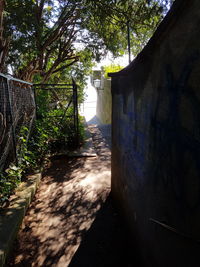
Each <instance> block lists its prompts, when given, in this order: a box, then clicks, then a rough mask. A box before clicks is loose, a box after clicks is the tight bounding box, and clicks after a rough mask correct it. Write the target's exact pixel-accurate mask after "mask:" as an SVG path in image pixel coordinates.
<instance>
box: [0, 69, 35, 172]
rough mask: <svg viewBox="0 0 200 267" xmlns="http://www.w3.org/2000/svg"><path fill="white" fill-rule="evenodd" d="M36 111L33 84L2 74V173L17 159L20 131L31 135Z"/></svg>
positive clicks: (0, 163) (0, 120)
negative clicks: (25, 128)
mask: <svg viewBox="0 0 200 267" xmlns="http://www.w3.org/2000/svg"><path fill="white" fill-rule="evenodd" d="M35 111H36V106H35V99H34V92H33V89H32V84H30V83H26V82H24V81H21V80H17V79H13V78H11V77H9V76H6V75H3V74H0V171H1V170H3V169H4V168H5V167H7V165H8V164H9V163H10V162H11V161H15V160H16V159H17V147H18V146H17V144H18V141H19V137H20V129H21V127H22V126H25V127H27V128H28V129H29V131H28V133H30V131H31V127H32V124H33V121H34V118H35ZM27 138H28V136H27Z"/></svg>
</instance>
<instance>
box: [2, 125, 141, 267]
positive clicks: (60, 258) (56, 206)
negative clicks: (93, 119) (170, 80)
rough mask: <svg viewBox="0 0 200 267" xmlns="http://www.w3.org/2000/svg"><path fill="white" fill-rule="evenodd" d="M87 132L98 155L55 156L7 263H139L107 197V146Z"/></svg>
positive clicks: (78, 265)
mask: <svg viewBox="0 0 200 267" xmlns="http://www.w3.org/2000/svg"><path fill="white" fill-rule="evenodd" d="M90 131H91V133H92V135H93V142H94V145H95V148H96V151H97V155H98V156H97V157H82V158H67V157H60V158H54V159H53V161H52V163H51V166H49V168H48V170H47V171H46V173H45V174H44V176H43V179H42V182H41V185H40V188H39V190H38V192H37V194H36V197H35V199H34V201H33V202H32V204H31V206H30V208H29V210H28V212H27V215H26V217H25V220H24V225H23V229H22V230H21V231H20V233H19V236H18V239H17V241H16V244H15V248H14V253H13V256H12V257H11V259H10V262H9V263H8V265H7V266H26V267H28V266H58V267H60V266H61V267H64V266H65V267H66V266H70V267H82V266H83V267H84V266H85V267H90V266H91V267H98V266H99V267H100V266H101V267H102V266H111V267H112V266H113V267H114V266H123V267H128V266H138V265H137V264H136V265H132V264H131V261H132V260H133V258H132V257H134V256H133V255H131V253H132V254H133V251H131V249H130V244H128V242H127V240H128V238H127V235H126V233H125V231H124V226H123V224H122V222H121V221H120V218H119V215H118V213H117V212H116V210H115V208H114V207H113V204H112V200H111V197H110V196H109V194H110V154H111V152H110V149H109V145H108V144H107V143H106V139H104V138H102V135H101V131H100V130H99V129H98V128H97V127H94V126H90ZM130 255H131V256H130Z"/></svg>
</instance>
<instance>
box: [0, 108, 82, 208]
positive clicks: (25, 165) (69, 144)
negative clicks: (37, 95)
mask: <svg viewBox="0 0 200 267" xmlns="http://www.w3.org/2000/svg"><path fill="white" fill-rule="evenodd" d="M42 113H43V115H44V116H42V118H40V119H38V120H37V121H36V122H35V125H34V127H33V130H32V133H31V136H30V138H29V140H27V136H28V135H29V133H28V131H29V130H28V128H27V127H22V128H21V130H20V134H19V137H18V145H17V151H18V152H17V158H18V163H17V164H14V163H12V164H10V166H9V167H8V168H7V169H6V170H5V171H4V172H2V173H0V206H2V204H3V203H5V201H6V200H8V198H9V196H10V195H11V194H12V193H13V192H14V190H15V188H16V187H17V186H18V185H19V183H20V182H21V180H22V178H23V177H24V176H25V174H26V173H27V172H30V171H33V170H35V169H37V168H38V167H39V166H41V163H42V161H43V160H44V159H45V157H47V155H48V154H51V153H53V152H56V151H58V150H59V149H60V148H65V149H68V150H69V149H72V148H75V144H76V142H75V138H76V133H75V131H74V126H73V121H72V119H73V117H72V115H73V110H72V109H71V108H69V109H68V111H67V113H66V114H65V113H64V111H63V110H61V109H56V110H51V111H49V112H47V111H44V109H43V112H42ZM83 140H84V125H83V119H82V117H80V116H79V143H82V142H83Z"/></svg>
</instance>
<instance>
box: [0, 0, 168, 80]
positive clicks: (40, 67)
mask: <svg viewBox="0 0 200 267" xmlns="http://www.w3.org/2000/svg"><path fill="white" fill-rule="evenodd" d="M6 2H7V3H6V7H5V11H4V17H5V19H4V36H5V38H6V40H8V39H10V40H11V41H10V48H9V54H8V57H7V62H6V63H7V64H10V65H11V66H12V68H13V71H14V73H15V75H17V76H18V77H19V78H21V79H24V80H27V81H32V80H33V78H34V77H38V76H39V77H40V80H41V81H42V82H46V81H47V80H48V79H49V78H50V77H54V76H55V75H56V76H59V75H60V73H62V72H63V71H64V70H66V69H68V70H69V67H71V66H74V64H79V68H81V67H82V68H84V66H85V67H86V66H88V64H89V63H88V62H90V61H91V59H92V58H93V59H94V58H95V59H96V60H100V59H101V57H102V56H104V55H105V54H106V52H107V51H111V52H112V53H113V55H114V56H118V55H122V54H123V53H125V51H126V49H127V23H129V25H130V31H131V47H132V53H133V54H134V55H136V54H137V53H138V52H139V50H140V49H141V48H142V47H143V46H144V45H145V44H146V42H147V40H148V39H149V38H150V36H151V35H152V33H153V31H154V30H155V28H156V27H157V25H158V23H159V22H160V20H161V19H162V16H163V13H164V12H165V8H167V6H168V5H169V2H170V0H169V1H163V0H99V1H92V0H54V1H53V0H7V1H6ZM77 62H79V63H77ZM80 64H82V65H81V66H80ZM72 69H73V68H72ZM58 74H59V75H58Z"/></svg>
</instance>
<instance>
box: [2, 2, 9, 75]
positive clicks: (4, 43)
mask: <svg viewBox="0 0 200 267" xmlns="http://www.w3.org/2000/svg"><path fill="white" fill-rule="evenodd" d="M4 8H5V0H1V1H0V72H3V71H4V70H5V59H6V55H7V53H8V47H9V39H4V37H3V18H4Z"/></svg>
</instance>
